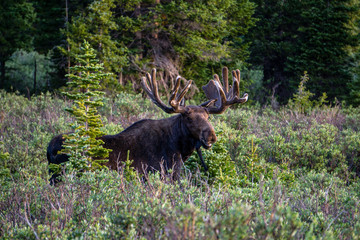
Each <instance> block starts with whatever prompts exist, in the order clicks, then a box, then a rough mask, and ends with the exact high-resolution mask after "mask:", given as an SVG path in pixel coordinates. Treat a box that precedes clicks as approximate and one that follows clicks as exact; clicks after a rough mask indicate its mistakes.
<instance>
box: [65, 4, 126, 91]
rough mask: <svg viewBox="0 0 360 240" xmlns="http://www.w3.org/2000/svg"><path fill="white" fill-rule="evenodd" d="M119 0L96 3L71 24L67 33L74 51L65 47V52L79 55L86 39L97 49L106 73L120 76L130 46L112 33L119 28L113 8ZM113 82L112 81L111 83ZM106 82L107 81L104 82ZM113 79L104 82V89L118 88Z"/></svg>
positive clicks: (90, 5)
mask: <svg viewBox="0 0 360 240" xmlns="http://www.w3.org/2000/svg"><path fill="white" fill-rule="evenodd" d="M114 2H115V0H95V1H93V2H92V3H91V4H89V5H88V6H87V7H86V10H85V11H83V12H82V13H81V14H80V15H78V16H77V17H74V18H73V19H72V21H71V23H69V24H68V27H67V30H64V33H65V34H66V36H67V41H68V44H69V47H70V52H68V51H67V49H65V48H63V49H62V51H63V53H65V54H67V55H70V56H71V57H73V56H74V55H76V54H78V52H79V51H78V49H79V46H80V44H81V42H82V40H83V39H85V40H87V41H88V42H89V43H90V44H91V46H92V47H93V48H94V49H96V54H97V58H98V59H99V60H100V62H101V63H103V66H104V68H105V69H106V71H109V72H112V73H115V74H116V75H120V73H121V72H122V68H123V67H124V66H126V65H127V59H126V56H125V52H126V47H124V46H123V45H122V44H121V43H120V42H119V41H117V40H116V39H115V38H114V37H113V36H112V34H114V31H115V30H116V29H117V28H118V26H117V24H116V23H115V21H114V16H113V12H112V9H113V8H114V7H115V4H114ZM111 80H112V81H111ZM103 81H104V80H103ZM114 81H115V79H114V78H113V77H111V78H108V79H107V82H102V83H101V85H102V86H103V87H107V88H109V89H111V88H114V87H116V86H117V85H116V84H114Z"/></svg>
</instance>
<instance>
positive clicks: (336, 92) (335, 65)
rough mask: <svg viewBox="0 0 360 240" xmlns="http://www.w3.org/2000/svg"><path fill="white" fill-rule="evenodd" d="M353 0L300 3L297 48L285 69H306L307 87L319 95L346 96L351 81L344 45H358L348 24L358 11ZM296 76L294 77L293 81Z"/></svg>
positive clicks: (295, 71)
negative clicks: (307, 75)
mask: <svg viewBox="0 0 360 240" xmlns="http://www.w3.org/2000/svg"><path fill="white" fill-rule="evenodd" d="M351 2H352V0H341V1H325V0H321V1H319V0H306V1H303V4H302V12H301V15H300V18H301V20H302V21H301V25H300V26H299V28H298V30H297V34H298V39H297V40H298V41H297V42H296V52H295V54H294V56H291V58H289V61H288V62H287V68H288V71H291V72H292V73H293V74H296V75H300V74H301V73H302V72H303V71H305V70H306V71H308V74H309V82H308V88H309V89H310V90H311V91H312V92H314V93H315V96H317V97H319V96H321V95H322V93H323V92H326V93H327V95H328V96H329V98H330V99H334V98H335V97H336V98H338V99H346V96H347V94H348V92H349V89H348V86H349V85H348V83H349V82H350V81H351V62H350V56H349V52H347V50H346V48H347V47H349V46H350V47H351V46H357V45H358V44H359V39H357V38H355V36H354V35H353V33H352V32H351V29H349V27H348V24H349V23H350V21H351V15H352V14H354V13H358V14H359V13H360V11H359V6H356V5H351ZM295 84H298V80H297V81H294V80H293V85H295Z"/></svg>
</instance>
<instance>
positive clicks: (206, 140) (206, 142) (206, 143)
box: [200, 131, 216, 149]
mask: <svg viewBox="0 0 360 240" xmlns="http://www.w3.org/2000/svg"><path fill="white" fill-rule="evenodd" d="M200 140H201V143H202V145H203V147H204V148H205V149H209V148H211V146H212V145H213V144H214V143H215V142H216V135H215V133H214V132H212V131H209V132H205V133H204V136H203V137H202V138H201V139H200Z"/></svg>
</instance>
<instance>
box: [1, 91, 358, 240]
mask: <svg viewBox="0 0 360 240" xmlns="http://www.w3.org/2000/svg"><path fill="white" fill-rule="evenodd" d="M69 105H70V103H69V102H68V100H66V99H62V98H60V97H57V96H51V95H49V94H44V95H40V96H36V97H33V98H32V99H31V100H28V99H26V98H24V97H21V96H18V95H16V94H10V93H5V92H0V119H1V121H0V133H1V135H0V159H1V161H0V164H1V165H0V183H1V185H0V186H1V195H0V237H1V238H4V239H47V238H49V239H55V238H59V239H66V238H68V239H74V238H84V239H119V238H123V239H289V238H291V239H292V238H294V239H305V238H306V239H356V238H358V236H359V234H360V221H359V218H360V215H359V214H360V213H359V209H360V208H359V203H360V194H359V193H360V184H359V182H360V181H359V175H360V150H359V149H360V123H359V121H358V120H359V118H360V109H359V108H347V107H343V106H342V105H340V104H336V105H333V106H324V105H316V104H314V105H312V106H311V107H310V108H307V110H306V111H303V110H302V109H303V108H293V107H289V106H285V107H283V108H281V109H279V110H277V111H274V110H272V109H271V108H269V107H264V108H260V107H251V106H245V107H242V108H239V109H229V110H228V111H227V112H226V113H225V114H222V115H219V116H213V117H212V118H211V119H210V121H211V122H212V124H213V126H214V127H215V130H216V132H217V136H218V141H217V143H215V144H214V146H213V148H211V149H210V150H203V154H204V158H205V161H206V164H207V165H208V166H209V169H210V170H209V171H208V172H204V171H203V169H202V166H201V164H200V162H199V159H198V158H197V156H196V154H194V155H193V156H192V157H191V158H190V159H189V161H187V162H186V163H185V165H184V170H183V174H182V176H181V177H180V180H179V181H177V182H173V181H172V178H171V176H162V175H161V174H160V173H158V174H150V175H149V176H139V175H138V174H137V173H136V172H133V171H132V170H131V168H129V167H126V166H128V165H126V164H124V167H123V168H121V169H120V171H119V172H117V171H109V170H106V169H104V170H101V171H100V170H98V171H96V172H90V173H84V175H83V176H82V177H74V176H72V175H68V176H67V177H66V178H65V179H64V181H63V182H62V183H61V184H59V185H58V186H56V187H53V186H50V185H49V182H48V179H49V174H48V166H47V160H46V147H47V144H48V142H49V141H50V139H51V138H52V137H53V136H55V135H57V134H59V133H66V132H68V131H69V130H70V129H68V127H66V126H68V125H69V124H68V123H69V122H70V121H71V118H70V117H69V115H68V114H67V113H66V112H64V111H63V109H64V108H65V107H68V106H69ZM299 109H300V110H299ZM100 113H101V115H102V116H103V119H102V121H103V123H104V127H103V128H102V130H103V131H104V132H105V133H106V134H116V133H118V132H120V131H121V130H123V129H125V128H126V127H128V126H129V125H130V124H131V123H132V122H134V121H137V120H140V119H142V118H155V119H158V118H163V117H166V115H165V114H163V113H160V111H159V110H158V109H157V108H156V107H154V106H153V105H152V104H151V103H150V101H149V100H147V99H143V98H142V97H141V96H140V95H130V94H119V95H118V96H117V97H116V98H114V99H106V100H105V105H104V106H103V107H102V108H101V109H100Z"/></svg>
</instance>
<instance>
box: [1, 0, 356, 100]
mask: <svg viewBox="0 0 360 240" xmlns="http://www.w3.org/2000/svg"><path fill="white" fill-rule="evenodd" d="M0 7H1V11H0V14H1V15H0V19H1V23H0V24H1V25H0V31H1V39H0V63H1V66H0V69H1V77H0V79H1V81H0V88H3V89H6V90H8V91H19V92H20V93H22V94H25V95H27V96H31V95H33V94H39V93H40V92H45V91H56V90H57V89H58V88H59V87H61V86H64V85H65V83H66V81H67V78H66V77H65V74H66V73H67V72H68V70H69V67H70V66H71V65H72V64H73V60H74V59H73V57H74V55H76V54H77V53H78V52H79V46H80V44H82V42H83V40H87V41H88V42H89V43H90V44H91V46H92V47H93V48H94V49H95V50H96V52H97V56H98V58H99V59H100V61H101V62H102V63H103V64H104V66H105V69H106V70H107V71H108V72H112V73H114V75H113V77H112V79H109V80H107V81H106V82H102V87H103V88H104V89H106V90H107V91H108V93H110V94H116V93H118V92H120V91H126V90H127V91H129V90H131V91H136V92H138V91H140V88H139V82H140V80H139V79H140V75H141V74H143V73H145V72H148V71H149V70H150V69H151V68H153V67H156V68H157V69H159V70H160V71H162V83H163V85H164V87H165V88H168V87H169V86H171V84H172V81H173V79H174V77H176V76H177V75H178V74H180V75H181V76H183V77H184V78H186V79H193V80H194V81H195V83H196V86H197V88H198V89H200V87H201V86H202V85H203V84H204V83H206V82H207V81H208V80H209V79H210V77H211V76H212V74H214V73H215V72H219V70H221V68H222V66H224V65H225V66H228V67H229V68H234V69H235V68H239V69H240V70H242V72H243V78H244V79H245V80H246V81H245V83H246V84H245V86H242V88H245V89H246V91H247V92H249V93H251V94H250V95H251V96H252V98H251V99H252V100H253V101H258V102H260V103H261V104H267V103H270V102H271V101H272V102H276V103H279V104H286V103H287V102H288V100H289V99H290V98H291V96H292V95H293V94H294V93H295V92H296V89H297V86H298V85H299V82H300V76H302V75H303V73H304V72H305V71H307V73H308V76H309V82H308V87H309V89H310V90H311V91H312V92H313V93H314V97H319V96H322V95H323V93H326V94H327V97H328V100H329V101H330V102H333V101H334V99H337V100H338V101H343V100H345V101H346V102H347V103H349V104H353V105H358V104H359V103H360V96H359V94H360V93H359V92H360V87H359V82H360V80H359V45H360V42H359V41H360V40H359V39H360V38H359V24H360V23H359V16H360V14H359V8H360V7H359V1H357V0H341V1H315V0H306V1H301V2H300V1H258V0H253V1H249V0H241V1H233V0H225V1H160V0H156V1H139V0H130V1H121V0H99V1H92V0H87V1H69V0H64V1H36V0H11V1H3V2H2V3H1V6H0ZM196 86H194V88H196ZM200 96H201V95H200Z"/></svg>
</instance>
